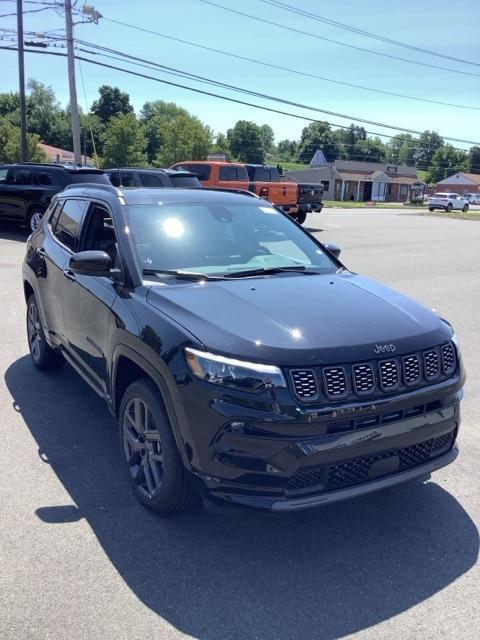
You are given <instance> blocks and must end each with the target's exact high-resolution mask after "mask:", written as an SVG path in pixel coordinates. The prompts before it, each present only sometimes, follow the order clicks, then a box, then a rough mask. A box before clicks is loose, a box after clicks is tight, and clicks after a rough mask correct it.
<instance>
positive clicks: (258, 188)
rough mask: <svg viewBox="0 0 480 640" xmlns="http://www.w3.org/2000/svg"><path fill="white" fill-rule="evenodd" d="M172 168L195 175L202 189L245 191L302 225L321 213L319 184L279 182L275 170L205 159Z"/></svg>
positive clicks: (255, 165) (259, 165) (180, 163)
mask: <svg viewBox="0 0 480 640" xmlns="http://www.w3.org/2000/svg"><path fill="white" fill-rule="evenodd" d="M170 168H171V169H177V170H178V169H182V170H183V171H191V172H192V173H194V174H195V175H196V176H197V178H198V179H199V180H200V182H201V183H202V184H203V186H204V187H223V188H225V189H244V190H245V191H252V192H253V193H256V194H257V195H258V196H260V197H261V198H265V200H268V201H269V202H271V203H272V204H275V205H277V207H279V208H280V209H282V210H283V211H285V212H286V213H288V214H289V215H291V216H292V218H295V220H297V222H299V223H300V224H303V223H304V222H305V219H306V217H307V213H308V212H309V211H321V210H322V207H323V203H322V194H323V188H322V186H321V185H319V184H297V183H296V182H289V181H284V182H281V181H280V174H279V173H278V170H277V169H276V168H275V167H269V166H266V165H262V164H247V165H245V164H241V163H239V162H219V161H208V160H186V161H185V162H178V163H177V164H174V165H172V167H170Z"/></svg>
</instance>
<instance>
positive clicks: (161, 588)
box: [0, 209, 480, 640]
mask: <svg viewBox="0 0 480 640" xmlns="http://www.w3.org/2000/svg"><path fill="white" fill-rule="evenodd" d="M306 226H307V227H308V228H309V229H310V230H311V232H312V233H314V234H315V235H317V236H318V237H319V238H320V239H321V240H323V241H331V242H336V243H337V244H339V245H340V246H341V247H342V257H343V259H344V261H345V263H346V264H347V266H348V267H350V268H351V269H352V270H353V271H359V272H362V273H363V274H366V275H369V276H372V277H375V278H377V279H380V280H382V281H384V282H385V283H387V284H389V285H391V286H393V287H394V288H397V289H399V290H401V291H403V292H405V293H406V294H409V295H411V296H413V297H415V298H417V299H419V300H421V301H422V302H424V303H425V304H427V305H428V306H430V307H434V308H436V309H437V310H438V311H439V312H440V313H441V314H442V315H445V316H446V317H447V318H448V319H450V320H451V321H452V323H453V324H454V325H455V328H456V330H457V333H458V336H459V339H460V343H461V345H462V351H463V355H464V360H465V364H466V368H467V372H468V380H467V385H466V397H465V400H464V404H463V425H462V430H461V434H460V437H459V443H460V447H461V454H460V456H459V458H458V459H457V461H456V462H455V463H454V464H453V465H451V466H450V467H447V468H446V469H443V470H441V471H439V472H437V473H436V475H434V476H433V478H432V480H431V481H429V482H427V483H424V484H419V483H416V484H409V485H404V486H401V487H397V488H395V489H391V490H388V491H384V492H380V493H377V494H373V495H371V496H366V497H363V498H359V499H356V500H354V501H350V502H344V503H340V504H337V505H330V506H327V507H324V508H322V509H320V510H316V511H311V512H302V513H297V514H284V515H269V514H259V513H251V512H242V513H241V515H237V516H226V515H217V516H212V515H210V514H208V513H206V512H204V511H203V510H201V509H198V510H195V511H193V512H191V513H187V514H183V515H182V516H180V517H177V518H171V519H165V520H162V519H160V518H158V517H156V516H155V515H152V514H151V513H149V512H147V511H145V510H144V509H143V508H142V507H140V506H139V505H138V504H137V502H136V501H135V499H134V497H133V495H132V494H131V493H130V491H129V489H128V485H127V480H126V477H125V475H124V470H123V467H122V466H121V459H120V453H119V447H118V442H117V435H116V430H115V425H114V422H113V419H112V418H111V417H110V415H109V413H108V411H107V409H106V407H105V406H104V405H103V403H102V401H101V400H100V399H98V398H97V397H96V395H95V394H94V392H93V391H91V390H90V388H89V387H88V386H87V385H86V384H85V383H83V382H82V381H81V380H80V378H79V377H78V376H77V375H76V374H75V373H73V371H72V370H70V368H69V367H65V368H64V370H63V371H61V372H60V373H55V374H43V373H40V372H38V371H35V370H34V369H33V366H32V365H31V364H30V361H29V357H28V356H27V344H26V339H25V330H24V311H25V309H24V306H25V305H24V300H23V293H22V285H21V270H20V265H21V260H22V258H23V252H24V235H23V234H22V233H20V232H18V231H17V230H14V229H12V228H8V227H6V226H1V227H0V317H1V327H2V333H1V336H2V339H1V343H0V368H1V378H2V384H0V418H1V419H0V442H1V443H2V444H1V447H0V468H1V482H0V517H1V520H0V522H1V524H0V526H1V535H0V638H8V639H10V638H12V639H13V638H15V639H22V640H23V639H24V638H35V639H40V638H54V639H55V640H63V639H67V638H68V639H69V640H77V639H82V640H83V639H91V638H102V639H104V640H110V639H112V640H113V639H115V640H123V639H125V640H127V639H128V640H134V639H137V638H138V639H140V638H142V639H143V638H146V637H150V638H153V637H155V638H161V639H162V640H170V639H179V638H198V639H201V640H233V639H235V640H244V639H245V640H246V639H248V640H253V639H261V640H273V639H275V640H297V639H302V640H307V639H310V638H318V639H322V640H329V639H333V638H339V637H346V636H354V637H355V638H362V639H363V638H365V639H366V638H371V639H373V638H375V639H376V638H382V639H383V638H392V639H393V638H395V639H398V638H456V637H458V638H467V637H469V638H471V637H474V636H475V634H478V629H479V628H480V612H479V607H478V603H479V602H480V571H479V568H478V564H477V562H478V550H479V534H478V526H479V524H480V500H479V487H480V465H479V459H480V436H479V424H478V422H479V421H478V415H479V413H480V392H479V386H478V380H479V379H480V360H479V354H480V331H479V326H480V284H479V283H480V224H479V223H478V222H474V221H466V220H465V221H463V220H452V219H442V218H438V217H422V216H418V215H415V214H414V213H412V212H411V210H409V211H403V210H400V211H399V210H386V209H378V210H372V211H364V210H362V211H358V210H357V211H355V210H335V209H328V210H327V211H325V212H324V213H322V214H321V215H317V214H314V215H311V216H310V217H309V219H308V220H307V225H306ZM475 629H477V631H476V632H475Z"/></svg>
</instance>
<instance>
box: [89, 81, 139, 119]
mask: <svg viewBox="0 0 480 640" xmlns="http://www.w3.org/2000/svg"><path fill="white" fill-rule="evenodd" d="M98 93H99V94H100V98H99V99H98V100H95V102H94V103H93V105H92V108H91V110H90V111H91V113H92V114H93V115H96V116H98V117H99V118H100V120H101V121H102V123H103V124H104V125H106V124H107V123H108V121H109V120H110V118H113V116H117V115H119V114H127V113H133V107H132V105H131V104H130V96H129V95H128V93H124V92H123V91H120V89H119V88H118V87H111V86H109V85H106V84H104V85H102V86H101V87H100V88H99V90H98Z"/></svg>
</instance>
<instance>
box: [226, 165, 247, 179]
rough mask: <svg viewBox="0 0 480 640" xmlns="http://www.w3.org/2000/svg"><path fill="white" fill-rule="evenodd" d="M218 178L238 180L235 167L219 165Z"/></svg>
mask: <svg viewBox="0 0 480 640" xmlns="http://www.w3.org/2000/svg"><path fill="white" fill-rule="evenodd" d="M219 179H220V180H229V181H232V180H233V181H235V180H238V179H239V178H237V167H228V166H224V167H220V174H219ZM247 180H248V174H247Z"/></svg>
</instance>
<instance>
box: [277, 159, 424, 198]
mask: <svg viewBox="0 0 480 640" xmlns="http://www.w3.org/2000/svg"><path fill="white" fill-rule="evenodd" d="M285 177H286V179H287V180H292V181H294V182H313V183H321V184H322V185H323V188H324V196H323V197H324V199H325V200H354V201H357V202H407V201H408V200H411V199H412V198H415V197H419V196H421V195H422V194H423V192H424V190H425V187H426V185H425V183H424V182H422V181H421V180H420V179H419V177H418V175H417V169H416V167H406V166H401V165H394V164H382V163H376V162H357V161H354V160H335V162H333V164H326V165H322V166H317V167H310V168H305V169H302V170H300V171H288V172H287V173H286V174H285Z"/></svg>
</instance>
